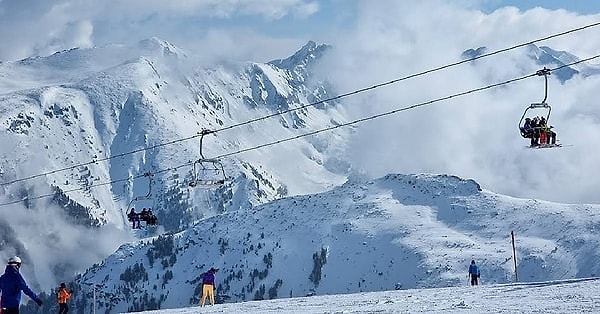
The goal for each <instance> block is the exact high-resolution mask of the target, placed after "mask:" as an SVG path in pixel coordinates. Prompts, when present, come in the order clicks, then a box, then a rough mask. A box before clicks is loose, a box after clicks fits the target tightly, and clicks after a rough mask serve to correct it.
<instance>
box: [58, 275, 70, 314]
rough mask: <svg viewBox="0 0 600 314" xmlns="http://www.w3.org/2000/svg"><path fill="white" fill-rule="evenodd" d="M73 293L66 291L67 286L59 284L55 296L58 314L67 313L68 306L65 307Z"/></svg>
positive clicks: (62, 283)
mask: <svg viewBox="0 0 600 314" xmlns="http://www.w3.org/2000/svg"><path fill="white" fill-rule="evenodd" d="M72 294H73V291H68V290H67V285H66V284H65V283H64V282H61V284H60V289H59V290H58V294H57V296H56V301H57V302H58V314H63V313H65V314H66V313H67V312H69V306H68V305H67V301H68V300H69V298H71V295H72Z"/></svg>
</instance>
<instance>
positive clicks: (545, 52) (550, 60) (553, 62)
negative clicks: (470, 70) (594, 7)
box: [462, 44, 600, 83]
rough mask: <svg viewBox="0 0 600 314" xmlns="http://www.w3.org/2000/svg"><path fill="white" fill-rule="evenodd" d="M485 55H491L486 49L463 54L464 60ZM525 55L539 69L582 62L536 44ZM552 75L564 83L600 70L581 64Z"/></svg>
mask: <svg viewBox="0 0 600 314" xmlns="http://www.w3.org/2000/svg"><path fill="white" fill-rule="evenodd" d="M485 53H489V52H488V51H487V48H486V47H479V48H476V49H467V50H465V51H464V52H463V53H462V58H463V59H472V58H476V57H478V56H481V55H483V54H485ZM525 54H526V55H527V56H528V57H529V58H530V59H531V60H534V61H535V62H536V64H537V65H538V66H539V67H544V66H545V67H548V68H554V67H562V66H565V65H567V64H571V63H574V62H577V61H579V60H580V59H579V58H578V57H577V56H575V55H573V54H571V53H569V52H567V51H558V50H554V49H552V48H550V47H548V46H540V47H538V46H536V45H535V44H530V45H528V46H527V47H526V52H525ZM552 74H553V75H555V76H556V77H557V78H558V80H559V81H560V82H561V83H564V82H566V81H567V80H570V79H571V78H573V76H575V75H577V74H581V75H583V76H584V77H585V76H590V75H596V74H600V68H598V67H597V66H594V65H589V64H586V63H581V64H577V65H573V66H568V67H564V68H561V69H558V70H556V71H553V72H552Z"/></svg>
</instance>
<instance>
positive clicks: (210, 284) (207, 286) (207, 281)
mask: <svg viewBox="0 0 600 314" xmlns="http://www.w3.org/2000/svg"><path fill="white" fill-rule="evenodd" d="M217 271H218V269H217V268H214V267H211V268H210V269H209V270H208V271H207V272H205V273H204V274H202V301H201V302H200V306H204V303H205V302H206V297H208V298H210V304H212V305H215V273H216V272H217Z"/></svg>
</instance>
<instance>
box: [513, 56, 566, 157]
mask: <svg viewBox="0 0 600 314" xmlns="http://www.w3.org/2000/svg"><path fill="white" fill-rule="evenodd" d="M536 74H537V75H538V76H544V99H543V100H542V101H541V102H539V103H532V104H530V105H529V106H527V108H525V111H524V112H523V115H522V116H521V119H520V120H519V125H518V127H519V133H520V134H521V136H522V137H523V138H529V139H531V138H532V136H534V133H535V132H538V133H540V135H542V137H543V138H544V139H545V136H546V132H545V131H543V130H542V128H541V127H535V128H534V129H535V131H534V132H533V133H531V132H529V133H528V132H525V130H524V125H525V123H524V120H526V118H525V116H527V112H528V111H529V110H532V109H533V110H537V109H542V110H543V112H544V114H545V117H544V114H542V115H541V116H542V117H544V119H545V123H546V125H549V123H550V113H551V112H552V107H551V106H550V104H548V103H547V102H546V100H547V99H548V75H550V74H551V70H550V69H547V68H546V67H544V68H543V69H541V70H538V71H537V72H536ZM532 145H533V144H532ZM557 146H560V144H542V145H538V146H535V147H543V148H547V147H557ZM532 147H533V146H532Z"/></svg>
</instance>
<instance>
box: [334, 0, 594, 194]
mask: <svg viewBox="0 0 600 314" xmlns="http://www.w3.org/2000/svg"><path fill="white" fill-rule="evenodd" d="M360 6H361V7H360V8H359V9H358V10H357V12H360V13H359V14H358V16H357V19H356V23H355V24H354V25H353V27H352V28H351V29H349V30H344V31H343V32H340V33H339V34H337V36H335V37H334V38H333V41H332V44H333V46H334V49H333V53H332V54H331V55H330V58H329V60H327V67H328V71H327V72H326V73H323V75H324V76H326V77H328V78H329V79H330V80H331V81H333V82H336V84H337V86H336V87H337V89H338V90H339V91H340V93H344V92H348V91H352V90H355V89H358V88H363V87H365V86H371V85H374V84H377V83H381V82H385V81H388V80H391V79H396V78H399V77H403V76H405V75H409V74H413V73H417V72H420V71H423V70H427V69H431V68H434V67H437V66H441V65H444V64H448V63H453V62H456V61H459V60H460V55H461V53H462V52H463V51H464V50H466V49H468V48H477V47H480V46H486V47H488V49H489V51H494V50H496V49H501V48H505V47H509V46H512V45H515V44H518V43H522V42H528V41H531V40H534V39H537V38H541V37H545V36H547V35H551V34H554V33H559V32H562V31H565V30H567V29H571V28H576V27H579V26H582V25H586V24H589V23H594V22H597V21H598V20H599V19H600V17H599V16H581V15H577V14H573V13H570V12H567V11H564V10H558V11H550V10H545V9H540V8H537V9H532V10H529V11H525V12H521V11H519V10H517V9H516V8H504V9H500V10H497V11H494V12H492V13H490V14H484V13H482V12H481V11H480V10H477V9H473V8H465V7H461V6H459V5H457V4H455V3H454V2H452V1H421V2H418V3H416V2H410V3H409V2H406V1H379V2H377V3H372V2H369V3H366V2H360ZM594 32H595V31H594V30H587V31H582V32H579V33H577V34H572V35H568V36H564V37H561V38H558V39H553V40H551V41H547V42H544V43H541V44H540V45H548V46H550V47H552V48H554V49H557V50H566V51H569V52H573V53H575V54H576V55H578V56H580V57H582V58H584V57H588V56H591V55H595V54H599V53H600V44H599V43H598V42H597V41H594V40H590V38H593V36H594ZM596 62H598V61H596ZM540 67H541V66H537V65H536V64H535V63H534V62H532V61H531V60H530V59H529V58H528V57H527V56H526V53H525V50H524V49H520V50H514V51H511V52H508V53H504V54H502V55H499V56H494V57H490V58H486V59H482V60H478V61H477V62H474V63H471V64H464V65H461V66H459V67H456V68H452V69H449V70H444V71H440V72H437V73H434V74H431V75H427V76H424V77H420V78H416V79H411V80H409V81H404V82H400V83H397V84H394V85H391V86H387V87H383V88H379V89H376V90H374V91H371V92H367V93H363V94H361V95H360V96H357V97H353V98H351V99H350V98H348V99H346V100H345V106H347V107H348V108H350V110H353V112H354V115H355V116H356V117H364V116H368V115H372V114H377V113H382V112H387V111H390V110H394V109H398V108H402V107H405V106H409V105H413V104H417V103H420V102H425V101H429V100H432V99H436V98H439V97H444V96H448V95H452V94H455V93H459V92H463V91H467V90H470V89H474V88H479V87H482V86H485V85H488V84H491V83H497V82H501V81H504V80H507V79H512V78H516V77H520V76H522V75H525V74H531V73H535V71H536V70H538V69H539V68H540ZM599 83H600V78H599V77H597V76H593V77H588V78H582V77H577V78H574V79H572V80H569V81H567V82H566V83H565V84H564V85H561V84H560V82H559V81H558V80H557V79H556V78H555V77H550V83H549V84H550V91H549V100H548V101H549V103H550V104H551V105H552V106H553V107H552V108H553V110H552V116H551V124H552V125H554V126H555V127H556V128H555V130H556V131H557V133H558V137H559V140H560V141H561V142H562V143H563V144H565V145H566V147H565V148H561V149H554V150H530V149H527V148H525V146H526V145H528V142H527V140H525V139H523V138H521V136H520V135H519V132H518V122H519V119H520V117H521V115H522V114H523V111H524V110H525V108H526V106H528V105H529V104H530V103H532V102H539V101H541V100H542V98H543V95H544V81H543V78H538V77H536V78H531V79H528V80H526V81H521V82H518V83H513V84H510V85H506V86H504V87H502V88H496V89H494V90H489V91H485V92H480V93H474V94H471V95H468V96H464V97H460V98H456V99H453V100H449V101H444V102H440V103H436V104H432V105H430V106H426V107H421V108H417V109H414V110H409V111H405V112H401V113H399V114H396V115H393V116H389V117H385V118H380V119H377V120H375V121H373V122H367V123H363V124H361V125H360V126H359V127H358V128H357V129H356V133H355V138H354V139H353V140H352V141H351V143H353V145H352V146H351V148H350V149H349V150H348V151H347V158H349V159H350V160H352V163H353V164H354V165H355V166H356V167H358V169H360V170H361V171H364V172H366V173H368V174H369V175H371V176H373V177H377V176H382V175H384V174H386V173H390V172H399V173H420V172H432V173H450V174H456V175H460V176H463V177H467V178H474V179H475V180H477V181H478V182H480V183H481V184H482V186H484V187H485V188H487V189H490V190H493V191H496V192H499V193H505V194H508V195H513V196H518V197H524V198H529V197H530V198H541V199H547V200H553V201H560V202H573V203H580V202H590V203H591V202H593V203H598V202H600V196H598V194H597V186H598V183H600V182H599V178H600V167H599V166H598V164H597V162H596V161H595V158H594V157H593V156H596V155H597V154H598V149H597V148H596V147H595V145H591V144H590V143H596V142H598V140H599V139H600V138H599V137H600V123H599V121H598V118H597V117H598V114H599V110H600V108H598V107H597V106H595V105H594V104H595V103H596V100H595V98H596V97H595V95H594V92H593V87H592V86H598V84H599ZM593 108H595V109H593ZM537 114H538V115H541V114H543V112H538V113H537Z"/></svg>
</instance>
